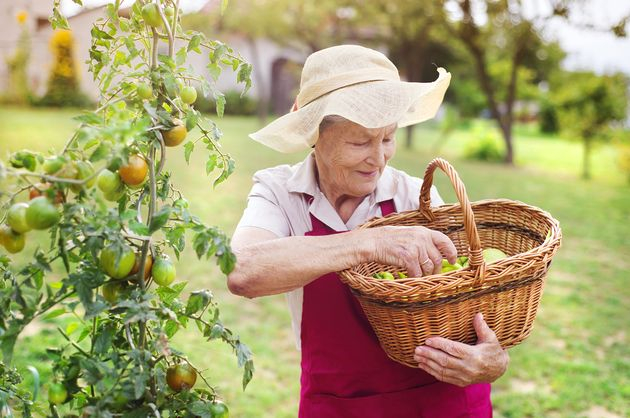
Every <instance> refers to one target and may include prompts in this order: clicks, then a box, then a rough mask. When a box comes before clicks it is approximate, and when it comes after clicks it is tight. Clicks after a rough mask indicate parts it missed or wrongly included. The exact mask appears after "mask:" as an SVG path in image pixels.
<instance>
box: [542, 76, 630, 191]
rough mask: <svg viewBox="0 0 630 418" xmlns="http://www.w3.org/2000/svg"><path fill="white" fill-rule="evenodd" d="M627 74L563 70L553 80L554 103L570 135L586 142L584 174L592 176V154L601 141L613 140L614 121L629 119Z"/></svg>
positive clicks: (562, 127) (583, 142)
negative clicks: (597, 73)
mask: <svg viewBox="0 0 630 418" xmlns="http://www.w3.org/2000/svg"><path fill="white" fill-rule="evenodd" d="M627 90H628V79H627V77H625V76H623V75H621V74H618V75H614V76H597V75H595V74H593V73H591V72H565V73H559V74H558V75H557V77H556V78H555V79H554V80H553V83H552V88H551V91H552V92H553V93H552V94H551V102H552V104H553V108H554V109H555V111H556V114H557V116H556V120H557V121H558V124H559V127H560V129H561V130H562V131H564V132H566V136H567V137H572V138H575V139H578V140H580V141H582V144H583V149H584V152H583V160H582V177H583V178H584V179H589V178H590V177H591V172H590V157H591V152H592V150H593V147H594V146H595V144H596V143H597V142H602V141H610V140H611V139H612V137H613V132H614V131H613V128H614V123H615V122H617V123H620V122H622V121H623V120H624V119H625V118H626V111H627V102H628V98H627V94H626V92H627Z"/></svg>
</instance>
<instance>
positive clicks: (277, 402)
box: [0, 108, 630, 418]
mask: <svg viewBox="0 0 630 418" xmlns="http://www.w3.org/2000/svg"><path fill="white" fill-rule="evenodd" d="M75 114H76V111H66V110H64V111H52V110H22V109H15V108H0V123H1V124H2V126H5V127H10V129H4V130H3V132H2V133H0V157H1V158H2V159H5V157H6V154H7V152H8V151H9V150H17V149H21V148H30V149H34V150H47V149H51V148H56V149H59V148H60V147H61V146H62V145H63V143H64V141H65V140H66V139H67V137H68V136H69V135H70V133H71V132H72V130H73V128H74V126H75V123H74V122H73V121H71V119H70V118H71V117H72V116H73V115H75ZM219 125H220V127H221V128H222V130H223V131H224V132H225V137H224V139H223V140H222V142H223V144H224V148H225V149H226V150H227V151H228V152H230V153H231V154H232V156H233V157H234V159H235V160H236V163H237V169H236V172H235V173H234V175H233V176H232V177H231V178H230V180H229V181H228V182H226V183H224V184H222V185H221V186H219V187H218V188H217V189H216V190H213V189H212V182H211V180H210V179H208V178H206V177H205V176H204V175H203V173H204V169H203V164H204V161H203V158H202V157H203V155H194V154H193V157H192V158H191V164H190V165H186V163H185V161H184V158H183V148H177V149H169V152H170V154H169V157H168V162H167V169H168V170H171V171H172V172H173V184H175V185H178V186H179V187H180V188H181V190H182V192H183V193H184V195H185V196H186V197H187V198H188V199H189V201H190V204H191V211H192V212H193V213H195V214H197V215H198V216H199V217H200V218H202V219H203V220H204V221H205V222H206V223H208V224H216V225H219V226H220V227H222V228H224V229H225V230H226V231H228V232H229V233H231V232H232V230H233V228H234V226H235V225H236V222H237V221H238V219H239V217H240V214H241V213H242V210H243V208H244V205H245V203H246V196H247V193H248V191H249V188H250V187H251V176H252V174H253V173H254V172H255V171H256V170H258V169H261V168H265V167H269V166H272V165H275V164H281V163H293V162H296V161H299V160H301V159H302V158H303V156H304V154H300V155H281V154H277V153H274V152H273V151H271V150H268V149H266V148H264V147H263V146H261V145H259V144H257V143H255V142H253V141H251V140H249V139H248V138H247V133H248V132H251V131H253V130H255V129H256V128H257V122H256V120H255V119H253V118H225V119H224V120H222V121H219ZM438 136H439V134H438V131H437V129H435V128H434V127H433V126H432V125H429V124H428V125H426V126H424V127H422V128H421V129H418V130H417V141H416V144H415V146H414V149H413V150H411V151H410V150H405V149H403V148H402V145H401V146H400V147H399V151H398V154H397V156H396V157H395V159H394V160H393V162H392V164H393V165H394V166H396V167H398V168H401V169H403V170H406V171H407V172H409V173H411V174H414V175H418V176H419V175H421V174H422V173H423V172H424V168H425V167H426V164H427V163H428V162H429V161H430V159H431V158H432V157H433V156H434V155H433V153H432V151H431V150H432V147H433V145H434V143H435V141H436V140H437V138H438ZM470 136H471V133H470V131H467V130H459V131H456V132H455V133H454V134H453V135H452V136H451V137H450V138H449V139H448V142H447V145H446V146H444V147H443V148H442V151H441V152H440V154H441V155H443V156H444V157H446V158H447V159H449V160H450V161H451V162H452V163H453V165H454V166H455V167H456V168H457V170H458V172H459V174H460V176H461V178H462V179H463V181H464V182H465V184H466V188H467V191H468V194H469V196H470V198H471V200H479V199H484V198H497V197H505V198H510V199H516V200H521V201H524V202H526V203H529V204H532V205H536V206H539V207H542V208H543V209H545V210H547V211H549V212H550V213H552V214H553V215H554V216H555V217H556V218H558V219H559V220H560V223H561V226H562V229H563V236H564V241H563V246H562V248H561V249H560V251H559V253H558V255H557V257H556V259H555V261H554V265H553V267H552V269H551V272H550V275H549V277H548V281H547V285H546V288H545V294H544V297H543V299H542V304H541V307H540V310H539V315H538V317H537V320H536V324H535V327H534V330H533V332H532V334H531V336H530V338H529V339H528V340H527V341H525V342H524V343H523V344H521V345H519V346H517V347H515V348H513V349H511V350H510V353H511V364H510V367H509V370H508V372H507V373H506V375H505V376H503V377H502V378H501V379H499V381H497V382H496V384H495V385H493V401H494V403H495V409H496V416H498V417H575V416H585V417H602V416H608V417H615V416H619V417H625V416H630V348H629V346H630V344H629V343H630V327H629V325H628V324H629V322H628V318H630V286H628V279H629V276H630V258H629V257H628V256H629V255H630V238H629V237H630V222H629V221H630V218H629V213H630V187H628V186H626V185H624V184H623V176H621V175H620V174H619V173H617V172H616V169H615V165H614V154H613V151H612V149H611V148H609V147H601V148H599V149H598V150H597V151H596V152H595V153H594V155H593V173H594V180H592V181H590V182H585V181H582V180H579V179H578V178H577V174H578V173H579V172H580V163H581V148H580V144H579V143H577V142H569V141H563V140H560V139H557V138H549V137H547V138H545V137H541V136H537V135H536V134H535V133H532V132H531V131H530V130H528V129H524V128H523V129H521V128H519V130H517V137H516V143H515V146H516V153H517V159H516V160H517V167H516V168H508V167H504V166H503V165H500V164H483V163H477V162H470V161H465V160H462V159H461V156H460V154H459V152H458V150H459V149H460V148H461V145H462V144H463V143H464V141H466V139H467V138H469V137H470ZM399 138H400V140H399V141H400V142H401V144H402V143H403V142H404V141H403V135H402V132H401V133H400V134H399ZM200 154H202V153H200ZM436 184H437V185H438V188H439V189H440V191H441V193H442V195H443V197H444V198H445V200H446V201H447V202H452V201H454V193H453V192H452V191H451V187H450V185H449V184H448V183H447V180H446V177H445V176H443V175H437V177H436ZM33 241H37V240H33ZM36 244H37V243H36V242H29V243H28V244H27V249H26V253H30V252H32V250H34V248H35V246H36ZM15 260H16V265H19V264H20V262H21V260H23V258H22V259H20V258H19V257H17V258H15ZM177 268H178V276H179V279H180V280H187V281H188V282H189V287H188V290H194V289H197V288H202V287H209V288H211V289H212V290H213V292H214V293H215V294H216V295H217V298H218V300H219V301H220V305H221V307H222V309H221V312H222V316H223V321H224V323H225V324H226V325H227V326H228V327H231V328H232V329H233V330H235V331H236V332H237V333H239V334H240V335H241V337H242V339H243V341H244V342H245V343H247V344H248V345H249V346H250V348H251V349H252V351H253V352H254V355H255V365H256V373H255V375H254V379H253V381H252V382H251V383H250V386H249V387H248V389H247V390H246V391H245V392H243V391H242V390H241V389H240V371H239V370H238V368H237V367H236V360H235V358H234V356H233V355H232V353H231V352H229V350H227V349H226V347H223V345H222V344H219V343H216V344H215V343H207V342H205V341H204V340H203V339H202V338H200V337H198V336H197V335H196V333H195V332H193V331H192V330H190V331H188V332H186V333H182V334H180V335H178V336H177V338H176V340H175V342H174V344H175V345H176V346H177V347H179V348H181V349H183V350H185V351H186V352H187V353H189V356H190V358H191V360H192V361H194V362H196V363H197V364H198V365H200V367H201V368H202V369H206V370H207V377H208V378H209V381H210V382H215V383H216V384H217V385H218V388H219V390H220V392H221V393H222V394H223V396H224V398H225V400H226V402H227V403H228V404H229V406H230V409H231V412H232V414H231V416H232V417H247V418H249V417H263V416H264V417H295V416H296V413H297V401H298V397H299V396H298V394H299V384H298V383H299V353H298V352H297V351H296V349H295V346H294V342H293V337H292V332H291V329H290V320H289V315H288V310H287V308H286V302H285V300H284V298H283V297H282V296H274V297H266V298H260V299H256V300H246V299H242V298H238V297H235V296H233V295H231V294H229V292H228V291H227V288H226V285H225V277H223V276H222V275H221V274H220V272H219V271H218V269H217V268H216V267H215V266H214V263H213V262H212V263H208V262H204V261H197V259H196V257H195V256H194V255H193V254H192V252H190V251H186V252H185V253H184V254H183V255H182V258H181V260H180V262H179V263H178V266H177ZM50 328H51V327H50V326H48V324H46V323H45V322H43V323H41V324H40V326H39V328H38V329H35V330H34V331H33V334H32V335H31V336H28V337H25V338H24V340H23V341H21V342H18V344H19V345H18V352H17V353H16V354H17V358H16V364H17V365H18V367H19V368H20V370H22V371H24V370H25V367H26V366H27V365H28V364H33V363H35V364H37V365H38V366H39V368H40V371H41V372H42V374H43V375H44V376H46V374H47V372H46V371H45V370H44V369H45V367H46V364H45V355H44V353H43V347H45V346H47V345H54V344H57V343H59V341H60V340H59V337H58V336H57V335H56V332H55V331H54V328H53V329H50ZM217 382H221V383H217ZM606 414H609V415H606Z"/></svg>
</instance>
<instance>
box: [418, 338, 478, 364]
mask: <svg viewBox="0 0 630 418" xmlns="http://www.w3.org/2000/svg"><path fill="white" fill-rule="evenodd" d="M425 344H426V345H427V346H429V347H433V348H436V349H438V350H442V351H444V352H445V353H448V354H450V355H451V356H453V357H456V358H460V359H462V358H464V357H466V356H467V355H469V354H470V353H471V350H472V347H471V346H469V345H467V344H463V343H460V342H457V341H453V340H448V339H446V338H442V337H431V338H427V340H426V341H425Z"/></svg>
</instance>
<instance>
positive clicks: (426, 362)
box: [418, 359, 470, 387]
mask: <svg viewBox="0 0 630 418" xmlns="http://www.w3.org/2000/svg"><path fill="white" fill-rule="evenodd" d="M418 366H419V367H420V368H421V369H422V370H424V371H425V372H427V373H429V374H430V375H431V376H433V377H435V378H436V379H437V380H439V381H440V382H445V383H450V384H451V385H456V386H460V387H464V386H468V385H469V384H470V383H469V382H467V381H466V380H464V379H463V378H462V377H460V375H459V374H457V373H455V372H453V371H452V370H449V369H446V368H444V367H442V366H440V365H439V364H438V363H436V362H435V361H433V360H430V359H422V360H420V361H418Z"/></svg>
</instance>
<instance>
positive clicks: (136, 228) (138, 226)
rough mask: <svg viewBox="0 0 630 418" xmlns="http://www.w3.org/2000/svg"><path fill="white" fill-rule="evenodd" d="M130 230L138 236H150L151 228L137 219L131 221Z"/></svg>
mask: <svg viewBox="0 0 630 418" xmlns="http://www.w3.org/2000/svg"><path fill="white" fill-rule="evenodd" d="M129 229H131V230H132V231H133V233H135V234H138V235H149V233H150V232H149V227H148V226H146V224H143V223H142V222H138V220H137V219H135V218H134V219H131V220H130V221H129Z"/></svg>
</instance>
